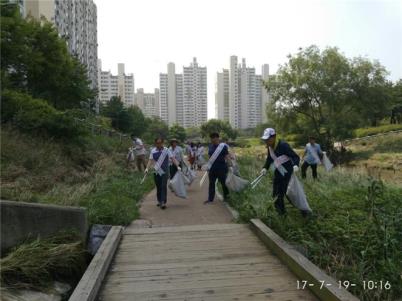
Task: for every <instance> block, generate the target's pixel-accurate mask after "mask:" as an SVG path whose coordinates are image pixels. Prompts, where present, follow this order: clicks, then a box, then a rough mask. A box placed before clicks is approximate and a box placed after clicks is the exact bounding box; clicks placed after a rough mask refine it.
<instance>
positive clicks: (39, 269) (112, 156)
mask: <svg viewBox="0 0 402 301" xmlns="http://www.w3.org/2000/svg"><path fill="white" fill-rule="evenodd" d="M128 146H129V141H125V142H123V143H121V142H120V140H119V139H118V138H112V137H102V136H83V137H82V138H81V139H80V140H79V141H74V142H71V143H70V142H66V141H65V142H63V143H62V142H60V141H52V140H47V139H44V138H40V137H38V136H35V137H34V136H31V135H28V134H22V133H21V132H20V131H18V130H16V129H15V128H12V127H10V126H7V125H6V126H3V128H2V131H1V171H2V172H1V182H2V185H1V197H2V199H5V200H12V201H24V202H38V203H49V204H56V205H63V206H80V207H85V208H87V211H88V218H89V223H90V224H110V225H127V224H129V223H130V222H131V221H132V220H134V219H136V218H138V216H139V210H138V201H139V200H141V198H142V197H143V195H144V194H145V193H147V192H148V191H150V190H151V189H152V187H153V185H152V180H151V177H148V179H147V180H146V181H145V182H144V183H143V184H142V185H140V184H139V182H140V181H141V179H142V176H143V175H142V174H141V173H139V172H136V171H134V170H133V169H132V168H131V167H130V168H128V167H127V166H126V162H125V159H126V152H127V148H128ZM2 255H3V256H4V255H6V256H5V257H3V258H2V260H1V282H2V285H3V286H5V287H14V288H33V289H37V290H42V291H48V290H49V289H50V287H51V285H52V283H53V281H54V280H62V281H68V282H70V283H71V284H72V285H75V283H76V282H77V281H78V280H79V279H80V277H81V275H82V272H83V271H84V270H85V268H86V258H87V254H86V253H85V246H84V244H83V243H82V242H79V241H77V240H76V239H73V236H71V235H70V236H68V235H58V236H56V237H53V238H51V239H35V240H33V241H26V242H25V243H23V244H22V245H20V246H18V247H17V248H15V249H13V250H10V252H9V253H8V254H2Z"/></svg>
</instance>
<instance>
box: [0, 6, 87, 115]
mask: <svg viewBox="0 0 402 301" xmlns="http://www.w3.org/2000/svg"><path fill="white" fill-rule="evenodd" d="M6 3H7V1H4V0H3V1H2V2H1V4H2V9H1V83H2V88H7V89H10V90H18V91H21V92H24V93H28V94H30V95H32V96H33V97H35V98H41V99H44V100H46V101H48V102H49V103H50V104H51V105H53V106H54V107H55V108H57V109H69V108H78V107H80V103H81V102H88V101H89V100H90V99H92V98H94V96H95V92H94V91H91V89H90V88H89V81H88V78H87V76H86V70H85V68H84V66H83V65H81V64H80V63H79V62H78V60H77V59H76V58H74V57H72V56H71V55H70V54H69V53H68V50H67V46H66V42H65V40H63V39H61V38H59V36H58V32H57V30H56V29H55V27H54V26H53V25H52V24H51V23H50V22H47V21H46V20H40V21H37V20H34V19H33V18H28V19H24V18H22V17H21V15H20V13H19V10H18V8H17V6H16V5H12V4H10V3H7V5H4V4H6Z"/></svg>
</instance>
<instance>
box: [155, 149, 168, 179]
mask: <svg viewBox="0 0 402 301" xmlns="http://www.w3.org/2000/svg"><path fill="white" fill-rule="evenodd" d="M168 152H169V151H168V149H167V148H164V149H163V151H162V153H161V155H160V156H159V159H158V161H156V163H155V165H154V169H155V173H157V174H158V175H160V176H162V175H163V174H164V173H165V172H164V171H163V169H162V163H163V161H165V158H166V156H167V154H168Z"/></svg>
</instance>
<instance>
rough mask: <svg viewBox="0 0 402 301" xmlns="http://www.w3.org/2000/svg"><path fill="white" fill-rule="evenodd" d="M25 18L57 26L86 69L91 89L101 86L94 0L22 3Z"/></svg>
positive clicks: (29, 1)
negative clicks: (41, 20)
mask: <svg viewBox="0 0 402 301" xmlns="http://www.w3.org/2000/svg"><path fill="white" fill-rule="evenodd" d="M21 1H23V7H24V8H23V12H24V16H25V17H26V16H32V17H34V18H35V19H40V18H41V17H42V16H43V17H45V18H46V19H47V20H48V21H50V22H52V23H54V24H55V26H56V28H57V30H58V32H59V35H60V36H61V37H63V38H64V39H65V40H66V43H67V48H68V50H69V52H70V53H71V54H72V55H74V56H75V57H77V59H78V60H79V61H80V62H81V63H82V64H83V65H84V66H85V67H86V69H87V75H88V78H89V80H90V87H91V88H92V89H97V86H98V67H97V63H98V61H97V60H98V39H97V8H96V5H95V3H94V2H93V1H92V0H20V2H21Z"/></svg>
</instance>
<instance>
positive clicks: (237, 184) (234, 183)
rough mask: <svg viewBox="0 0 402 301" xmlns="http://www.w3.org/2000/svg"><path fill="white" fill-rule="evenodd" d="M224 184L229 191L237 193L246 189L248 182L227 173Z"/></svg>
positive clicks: (231, 172) (231, 173) (230, 172)
mask: <svg viewBox="0 0 402 301" xmlns="http://www.w3.org/2000/svg"><path fill="white" fill-rule="evenodd" d="M225 184H226V186H227V188H229V189H230V190H232V191H235V192H239V191H242V190H243V189H244V188H246V186H247V185H248V181H247V180H244V179H242V178H240V177H238V176H236V175H235V174H234V173H233V171H229V172H228V175H227V177H226V182H225Z"/></svg>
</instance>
